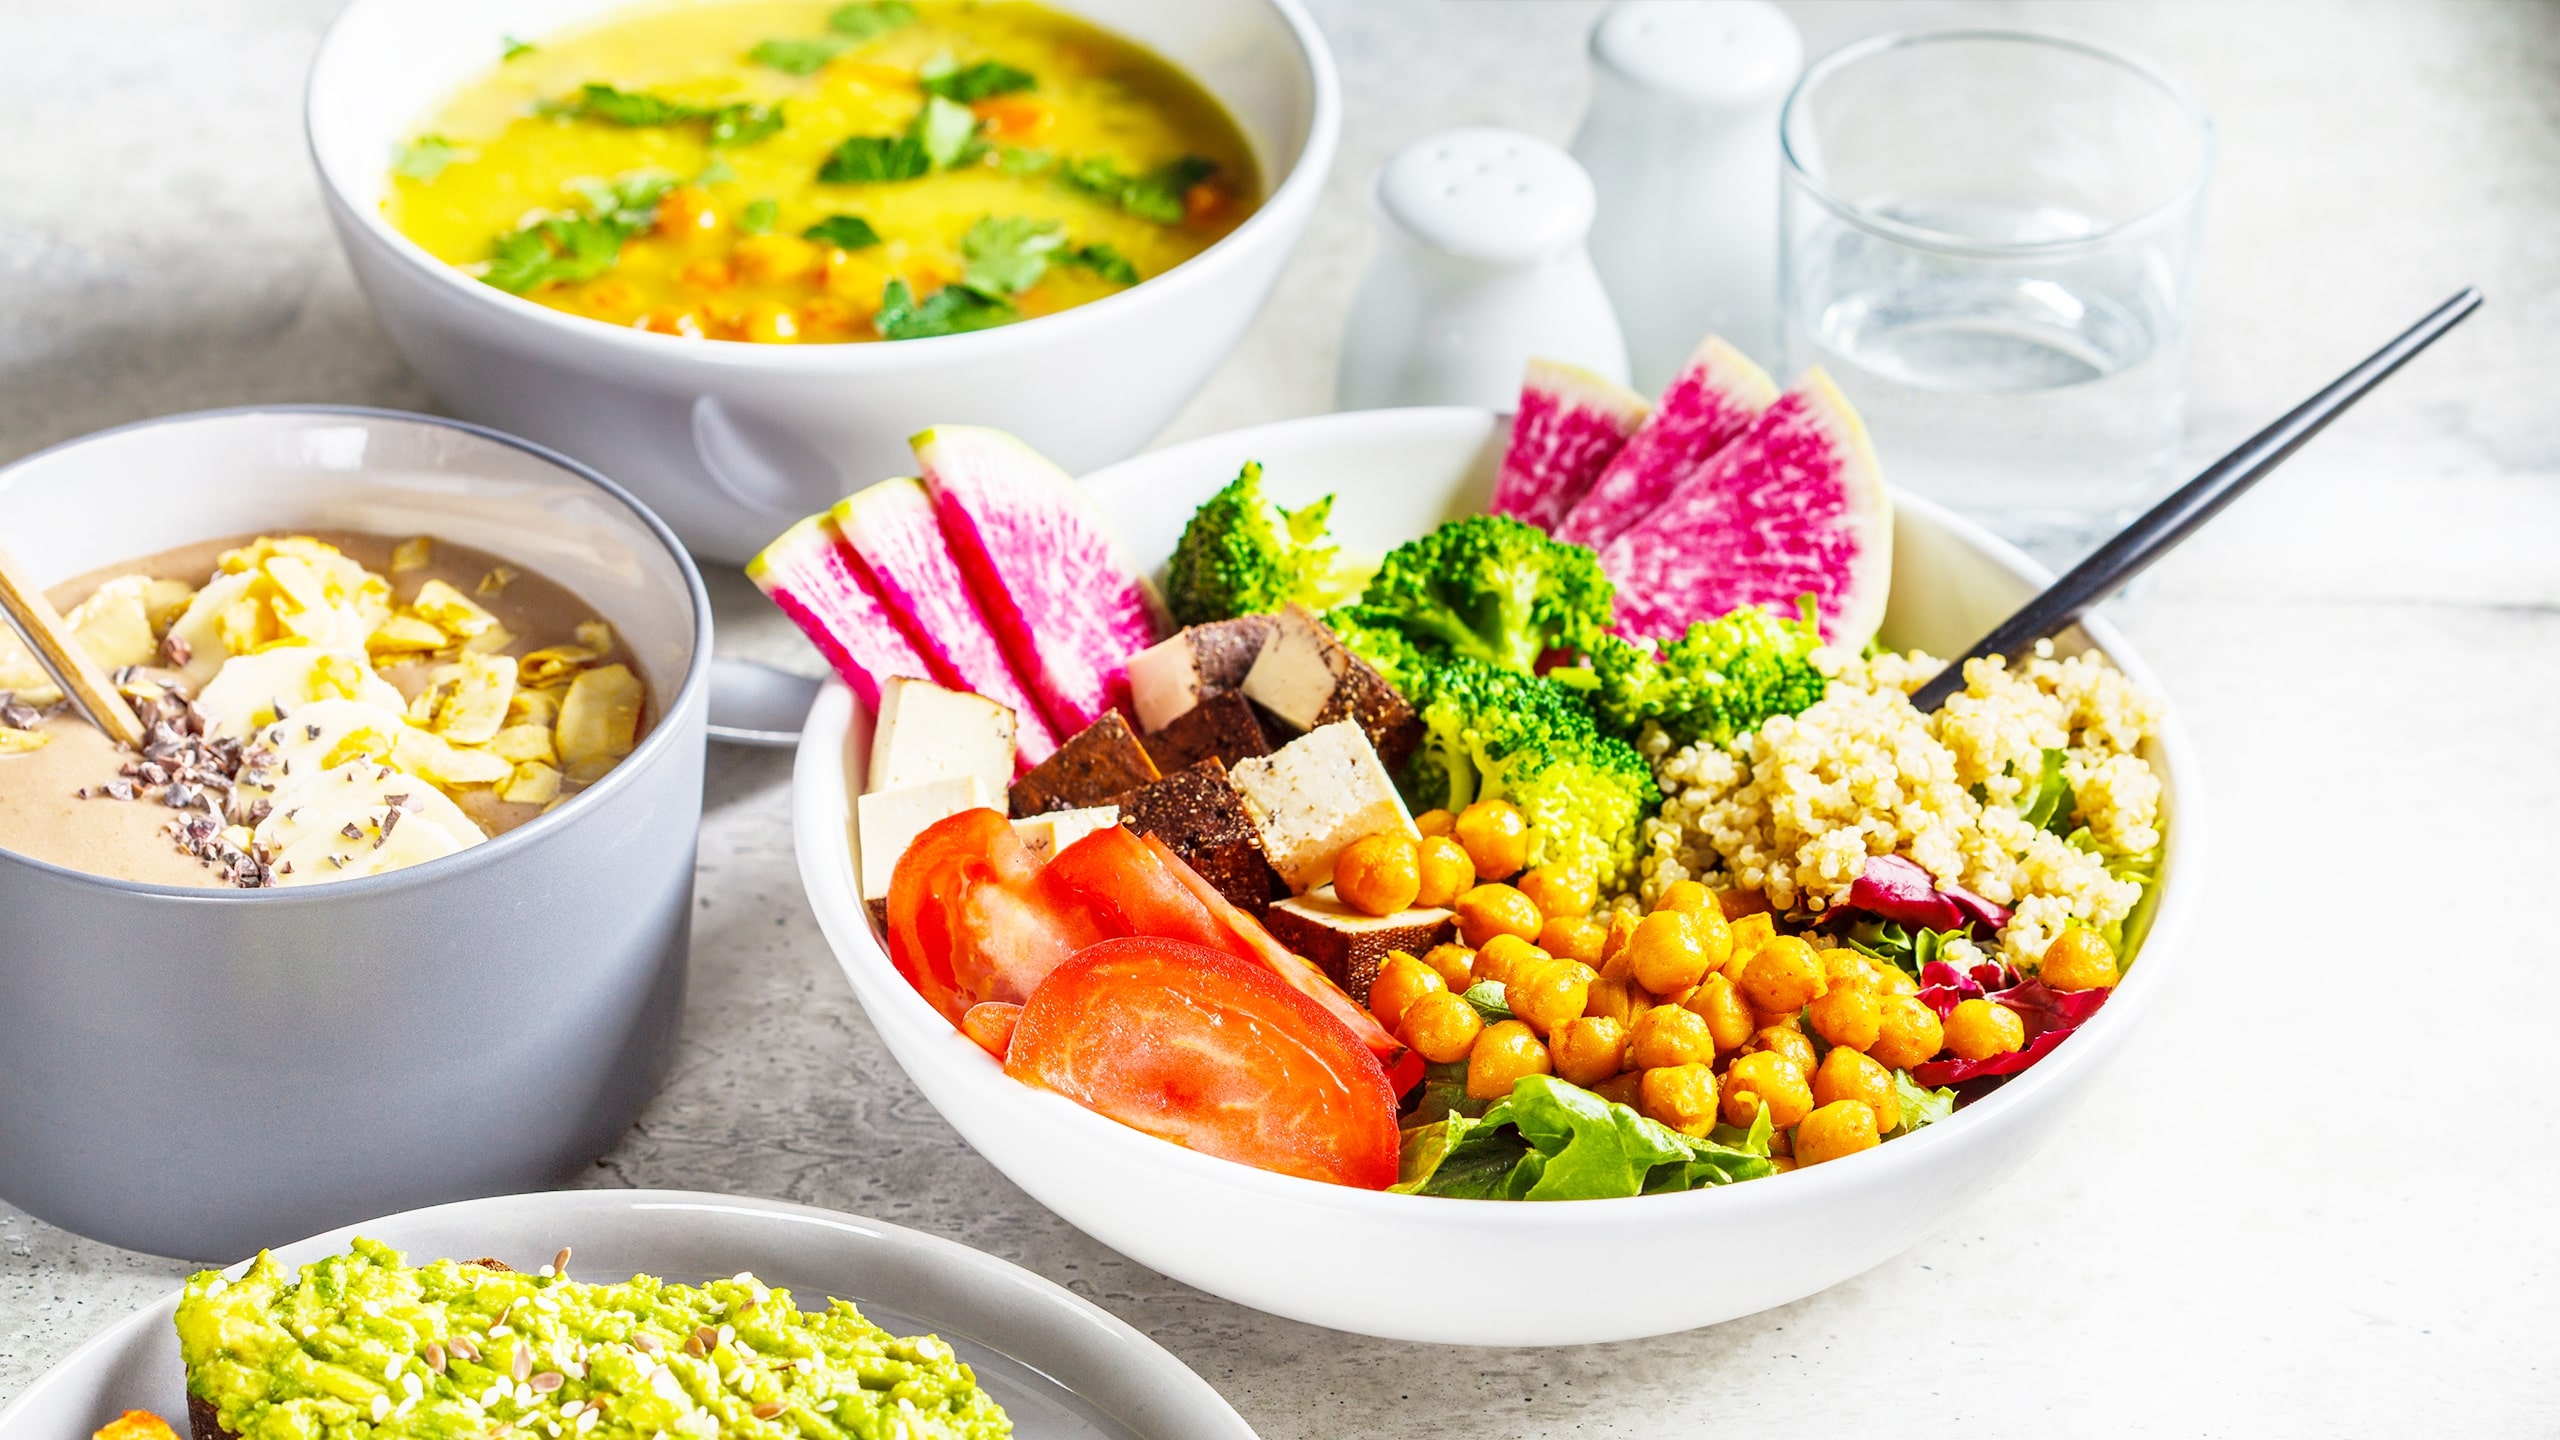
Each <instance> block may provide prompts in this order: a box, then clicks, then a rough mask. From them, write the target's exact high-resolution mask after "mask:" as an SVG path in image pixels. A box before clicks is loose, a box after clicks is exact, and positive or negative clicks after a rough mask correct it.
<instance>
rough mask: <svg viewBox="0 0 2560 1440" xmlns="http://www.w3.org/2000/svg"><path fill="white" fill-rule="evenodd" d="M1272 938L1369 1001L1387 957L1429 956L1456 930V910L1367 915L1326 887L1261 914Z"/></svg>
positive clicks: (1407, 911) (1275, 905)
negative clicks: (1393, 955)
mask: <svg viewBox="0 0 2560 1440" xmlns="http://www.w3.org/2000/svg"><path fill="white" fill-rule="evenodd" d="M1263 924H1264V925H1266V926H1268V927H1269V928H1270V931H1271V936H1272V938H1273V939H1275V940H1278V941H1279V942H1280V943H1281V944H1283V945H1286V946H1288V947H1289V948H1290V949H1292V950H1295V951H1297V952H1298V953H1299V954H1301V955H1304V956H1306V957H1307V958H1308V959H1310V960H1313V961H1314V962H1316V964H1317V965H1319V966H1321V967H1323V970H1324V973H1326V974H1327V975H1330V976H1332V977H1333V983H1335V984H1336V985H1339V986H1341V987H1342V988H1343V989H1344V990H1345V991H1347V992H1349V993H1350V996H1351V998H1352V999H1354V1000H1357V1001H1359V1002H1360V1003H1361V1004H1363V1005H1366V1004H1368V1003H1369V985H1370V983H1371V982H1372V981H1374V980H1376V979H1377V978H1378V967H1379V966H1380V965H1382V964H1384V963H1386V959H1387V957H1388V956H1389V955H1392V954H1394V953H1395V952H1396V951H1398V950H1402V951H1403V952H1405V953H1406V954H1408V955H1417V956H1418V955H1424V954H1428V953H1429V952H1430V950H1431V947H1432V946H1434V945H1445V944H1447V943H1449V941H1450V940H1452V939H1453V938H1455V937H1456V935H1457V933H1458V912H1456V911H1454V910H1441V909H1413V910H1400V911H1398V912H1396V913H1395V914H1393V915H1364V914H1362V913H1361V912H1359V911H1357V910H1354V909H1353V908H1351V907H1350V906H1348V905H1345V904H1343V903H1342V902H1341V901H1340V900H1337V899H1335V898H1334V894H1333V887H1332V886H1330V885H1327V886H1325V887H1323V888H1322V889H1319V890H1312V891H1309V892H1308V893H1306V894H1304V895H1299V896H1296V897H1294V898H1292V899H1288V900H1282V901H1279V902H1277V903H1275V904H1274V905H1272V907H1271V910H1270V913H1268V914H1266V915H1265V916H1264V917H1263Z"/></svg>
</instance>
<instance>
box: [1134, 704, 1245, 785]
mask: <svg viewBox="0 0 2560 1440" xmlns="http://www.w3.org/2000/svg"><path fill="white" fill-rule="evenodd" d="M1139 743H1140V744H1142V745H1144V746H1146V747H1147V756H1148V758H1149V759H1151V760H1153V761H1155V762H1156V768H1157V769H1158V770H1161V771H1163V772H1164V773H1166V774H1167V775H1171V774H1172V773H1173V772H1175V771H1176V770H1188V769H1190V768H1191V767H1192V766H1194V765H1197V764H1199V763H1200V762H1201V761H1203V760H1215V761H1217V762H1218V763H1219V764H1220V765H1224V766H1230V767H1232V766H1234V765H1235V764H1237V763H1238V762H1240V761H1245V760H1250V759H1252V758H1253V757H1254V756H1256V755H1268V754H1270V753H1271V737H1270V735H1269V734H1268V733H1267V732H1265V731H1264V730H1263V728H1262V717H1261V716H1259V715H1257V714H1255V713H1254V709H1253V702H1252V701H1250V700H1247V699H1245V698H1244V697H1243V696H1242V695H1239V694H1237V693H1235V692H1234V691H1229V692H1227V693H1226V694H1224V695H1212V696H1210V697H1209V698H1208V699H1206V700H1203V701H1201V702H1200V703H1199V704H1197V705H1194V706H1192V707H1191V708H1190V709H1188V710H1186V711H1184V712H1182V713H1181V714H1179V715H1176V716H1175V717H1173V723H1171V724H1169V725H1167V726H1165V727H1164V728H1163V729H1161V730H1158V731H1156V732H1154V733H1153V734H1150V735H1148V736H1147V737H1146V738H1144V739H1143V740H1141V741H1140V742H1139Z"/></svg>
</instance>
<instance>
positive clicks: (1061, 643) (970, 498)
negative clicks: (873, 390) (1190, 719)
mask: <svg viewBox="0 0 2560 1440" xmlns="http://www.w3.org/2000/svg"><path fill="white" fill-rule="evenodd" d="M908 443H909V444H911V445H912V446H914V447H915V452H916V461H917V463H918V464H919V465H921V466H923V468H924V483H925V488H926V489H927V490H928V491H930V492H931V493H932V495H933V510H934V515H935V517H936V518H938V519H939V520H941V522H942V535H943V538H944V539H945V540H947V541H949V542H950V545H951V554H952V558H954V559H955V560H957V561H959V562H960V573H961V574H963V575H965V576H967V577H968V580H969V588H970V589H971V590H972V591H974V592H976V594H977V597H978V604H979V607H980V608H981V609H983V610H984V611H985V612H986V617H987V620H988V622H989V623H990V624H991V625H993V627H994V629H995V634H996V639H997V640H998V641H999V642H1001V643H1002V644H1003V646H1004V651H1005V655H1006V657H1007V658H1009V659H1010V660H1012V662H1013V668H1014V673H1015V674H1017V675H1020V676H1021V677H1022V678H1023V680H1024V682H1025V683H1026V684H1027V685H1028V686H1029V687H1030V689H1031V693H1032V694H1033V695H1034V696H1035V697H1037V698H1038V699H1039V702H1040V708H1041V709H1042V711H1044V712H1045V713H1046V714H1047V715H1048V717H1049V723H1050V724H1051V725H1054V726H1056V727H1057V731H1058V733H1059V734H1061V735H1073V734H1075V733H1076V732H1078V731H1080V730H1082V729H1084V727H1085V726H1087V725H1090V724H1092V723H1093V722H1094V721H1095V720H1096V719H1099V718H1100V717H1101V716H1102V715H1103V714H1104V713H1105V712H1107V711H1110V710H1115V709H1117V710H1124V711H1125V710H1127V709H1128V708H1129V657H1130V656H1132V655H1135V654H1137V653H1138V652H1139V651H1141V650H1144V649H1146V648H1147V647H1148V646H1150V645H1153V644H1154V643H1155V642H1156V641H1157V639H1158V638H1159V637H1161V636H1163V635H1164V634H1165V633H1167V632H1168V631H1169V629H1170V628H1171V622H1170V621H1169V620H1168V619H1167V618H1166V616H1165V610H1164V602H1163V601H1162V600H1160V599H1158V598H1157V597H1156V594H1155V591H1154V590H1153V589H1151V588H1150V587H1149V586H1148V584H1147V582H1146V580H1145V578H1144V577H1142V576H1141V575H1139V573H1138V570H1137V567H1136V566H1134V565H1131V564H1130V563H1129V558H1128V556H1126V555H1124V554H1122V553H1121V550H1120V542H1119V541H1118V540H1116V539H1114V538H1113V537H1112V534H1111V527H1110V526H1109V525H1108V524H1107V523H1105V522H1104V520H1103V518H1102V512H1100V511H1099V510H1096V509H1095V508H1094V506H1093V502H1092V501H1090V500H1088V499H1086V498H1085V493H1084V489H1083V487H1081V486H1079V485H1077V484H1076V482H1075V480H1074V478H1073V477H1072V476H1070V475H1068V474H1067V472H1066V471H1064V470H1061V469H1059V468H1058V467H1057V466H1056V465H1054V464H1052V463H1050V461H1049V459H1048V457H1046V456H1044V455H1042V454H1041V453H1040V452H1038V451H1036V450H1034V449H1032V448H1031V447H1030V446H1028V445H1025V444H1023V443H1022V442H1021V441H1019V440H1016V439H1015V438H1013V437H1012V436H1010V435H1007V434H1006V433H1004V432H1003V431H1001V430H990V429H987V428H985V427H983V426H977V425H941V426H936V427H935V428H933V429H931V430H927V431H925V432H924V433H922V434H920V435H918V436H916V437H915V438H914V439H913V440H911V441H909V442H908Z"/></svg>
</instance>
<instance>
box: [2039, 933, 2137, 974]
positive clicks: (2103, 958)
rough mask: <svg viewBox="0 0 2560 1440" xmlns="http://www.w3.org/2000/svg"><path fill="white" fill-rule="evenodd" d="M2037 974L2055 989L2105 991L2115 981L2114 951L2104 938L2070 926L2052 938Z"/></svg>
mask: <svg viewBox="0 0 2560 1440" xmlns="http://www.w3.org/2000/svg"><path fill="white" fill-rule="evenodd" d="M2036 974H2037V976H2038V977H2039V978H2041V979H2042V980H2043V981H2044V983H2045V984H2047V985H2050V986H2052V987H2053V988H2054V989H2056V990H2106V989H2110V988H2112V987H2113V986H2114V985H2115V983H2116V978H2117V976H2116V952H2115V951H2114V950H2112V949H2110V948H2108V945H2107V937H2105V936H2104V935H2101V934H2099V933H2098V932H2097V931H2095V930H2091V929H2088V928H2086V927H2085V926H2073V927H2072V928H2071V929H2068V930H2065V931H2063V932H2062V933H2061V934H2059V935H2056V936H2054V937H2053V943H2052V944H2050V945H2048V946H2046V947H2045V950H2044V965H2043V968H2041V969H2039V970H2038V971H2036Z"/></svg>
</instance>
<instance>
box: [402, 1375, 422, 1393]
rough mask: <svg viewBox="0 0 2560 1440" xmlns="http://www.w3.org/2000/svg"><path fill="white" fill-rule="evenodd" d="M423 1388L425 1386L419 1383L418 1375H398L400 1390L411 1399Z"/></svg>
mask: <svg viewBox="0 0 2560 1440" xmlns="http://www.w3.org/2000/svg"><path fill="white" fill-rule="evenodd" d="M424 1388H425V1387H423V1386H421V1385H419V1383H418V1377H417V1376H415V1375H403V1376H401V1377H400V1389H401V1391H402V1392H403V1393H404V1394H407V1395H408V1396H409V1397H410V1398H412V1399H415V1398H416V1397H417V1396H418V1394H419V1393H420V1391H421V1390H423V1389H424Z"/></svg>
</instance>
